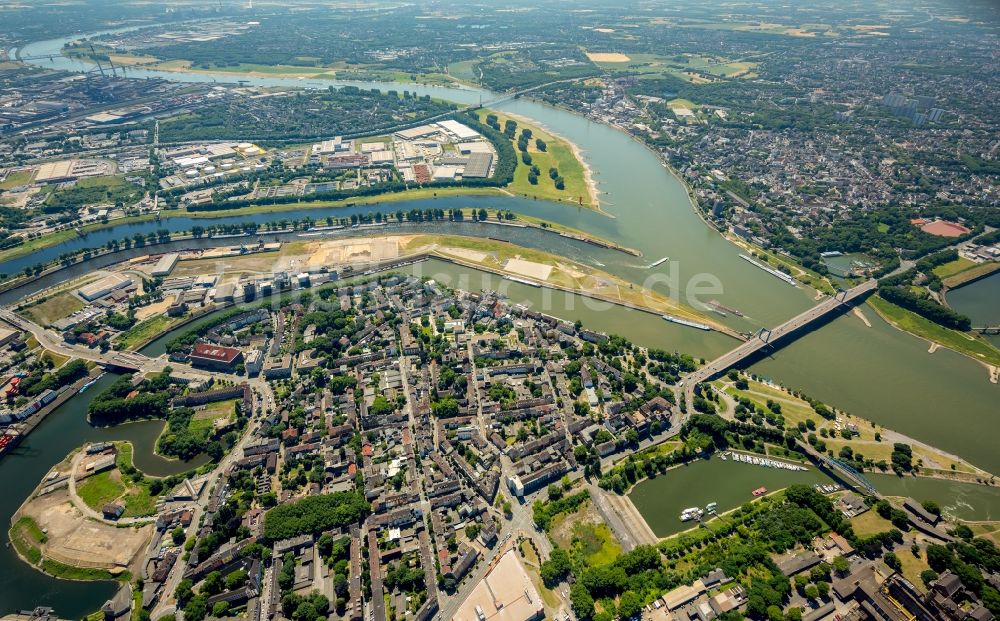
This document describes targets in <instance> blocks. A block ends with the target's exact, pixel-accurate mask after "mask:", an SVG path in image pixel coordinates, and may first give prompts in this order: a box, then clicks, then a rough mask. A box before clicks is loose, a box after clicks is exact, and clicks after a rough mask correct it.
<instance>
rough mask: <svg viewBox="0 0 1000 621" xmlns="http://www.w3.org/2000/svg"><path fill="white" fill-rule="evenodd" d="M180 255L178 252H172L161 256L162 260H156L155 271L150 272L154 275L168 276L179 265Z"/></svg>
mask: <svg viewBox="0 0 1000 621" xmlns="http://www.w3.org/2000/svg"><path fill="white" fill-rule="evenodd" d="M179 256H180V255H178V254H177V253H176V252H171V253H169V254H165V255H163V256H162V257H160V260H159V261H157V262H156V266H155V267H153V271H152V272H150V274H152V275H153V276H167V275H169V274H170V272H171V271H173V269H174V266H175V265H177V259H178V257H179Z"/></svg>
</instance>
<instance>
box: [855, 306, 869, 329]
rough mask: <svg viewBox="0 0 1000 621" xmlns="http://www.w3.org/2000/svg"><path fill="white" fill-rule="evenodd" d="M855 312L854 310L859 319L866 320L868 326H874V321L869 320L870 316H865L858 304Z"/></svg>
mask: <svg viewBox="0 0 1000 621" xmlns="http://www.w3.org/2000/svg"><path fill="white" fill-rule="evenodd" d="M853 312H854V316H855V317H857V318H858V319H860V320H861V321H862V322H864V324H865V325H866V326H868V327H869V328H870V327H872V322H870V321H868V318H867V317H865V314H864V313H863V312H861V309H860V308H858V307H857V306H855V307H854V311H853Z"/></svg>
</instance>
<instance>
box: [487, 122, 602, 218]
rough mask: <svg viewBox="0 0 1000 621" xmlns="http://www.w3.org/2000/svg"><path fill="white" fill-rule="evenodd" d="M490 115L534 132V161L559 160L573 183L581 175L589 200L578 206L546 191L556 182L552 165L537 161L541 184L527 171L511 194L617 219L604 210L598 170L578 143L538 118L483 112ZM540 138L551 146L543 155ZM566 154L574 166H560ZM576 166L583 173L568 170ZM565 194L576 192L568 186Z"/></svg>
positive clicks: (567, 199)
mask: <svg viewBox="0 0 1000 621" xmlns="http://www.w3.org/2000/svg"><path fill="white" fill-rule="evenodd" d="M490 113H492V114H496V115H497V116H498V118H499V120H500V122H501V125H502V124H503V120H504V119H511V120H513V121H516V122H517V123H519V124H520V128H519V130H523V129H525V128H527V129H529V130H532V137H531V141H529V146H528V153H529V154H530V155H531V156H532V157H533V158H537V159H539V160H541V159H543V158H544V159H546V160H548V159H554V160H556V161H555V162H552V163H553V164H559V165H557V166H556V168H558V169H559V173H560V175H562V176H563V177H568V178H569V180H570V183H571V184H572V181H573V180H574V179H575V178H576V177H577V176H578V175H579V176H580V177H581V178H580V179H579V183H581V184H582V186H583V189H584V190H585V191H586V193H587V201H586V202H584V203H582V204H578V203H574V202H573V201H572V197H568V198H565V199H564V198H562V197H560V196H559V194H558V193H553V192H549V191H546V188H547V187H548V185H547V184H550V183H552V179H550V178H549V175H548V168H549V165H548V164H546V163H544V162H537V163H536V162H533V163H535V164H536V165H538V167H539V169H540V170H541V173H542V174H541V175H539V179H538V184H537V185H531V184H529V183H528V181H527V172H524V174H523V175H522V177H523V178H518V177H517V176H515V180H514V182H513V183H511V184H510V185H509V186H507V187H508V188H510V189H511V191H513V192H517V193H521V194H524V195H525V196H529V195H534V196H541V197H542V198H543V199H545V200H552V201H555V202H560V203H561V202H564V200H565V201H568V202H569V203H570V204H574V205H578V206H583V207H586V208H588V209H593V210H594V211H596V212H598V213H600V214H602V215H605V216H608V217H609V218H614V216H613V215H612V214H610V213H608V212H607V211H604V210H603V209H601V199H600V191H599V190H598V188H597V182H596V181H595V180H594V171H593V170H592V169H591V167H590V164H588V163H587V160H586V158H584V157H583V151H582V150H581V149H580V146H579V145H578V144H576V143H575V142H573V141H572V140H570V139H569V138H566V137H565V136H562V135H560V134H558V133H556V132H555V131H553V130H552V129H550V128H548V127H546V126H545V125H544V124H543V123H541V122H539V121H536V120H534V119H529V118H528V117H525V116H522V115H520V114H516V113H513V112H507V111H493V110H481V111H480V117H481V119H483V118H485V116H486V115H487V114H490ZM538 138H541V139H542V140H544V141H545V142H546V145H547V149H546V151H544V152H540V151H539V150H538V149H537V148H535V147H534V146H533V145H534V140H536V139H538ZM547 139H548V140H547ZM560 150H566V151H568V154H562V155H564V157H563V158H560V155H561V153H560ZM565 155H569V156H572V159H573V160H575V162H573V163H572V164H570V166H567V162H565V161H564V162H562V163H559V162H558V160H560V159H563V160H565V159H567V158H566V157H565ZM573 164H575V165H578V166H579V169H580V170H579V171H577V170H567V169H568V168H575V167H576V166H573ZM522 166H524V167H525V169H527V166H526V165H525V164H523V163H521V164H518V168H521V167H522ZM515 175H517V171H515ZM564 191H565V192H567V193H568V194H572V193H573V190H572V188H570V187H567V189H566V190H564Z"/></svg>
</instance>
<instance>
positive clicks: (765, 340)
mask: <svg viewBox="0 0 1000 621" xmlns="http://www.w3.org/2000/svg"><path fill="white" fill-rule="evenodd" d="M877 286H878V282H877V281H876V280H874V279H872V280H868V281H866V282H864V283H862V284H860V285H858V286H857V287H854V288H852V289H849V290H847V291H844V292H843V294H842V295H837V296H835V297H832V298H827V299H826V300H823V301H822V302H820V303H819V304H817V305H816V306H813V307H812V308H810V309H809V310H807V311H805V312H803V313H800V314H799V315H796V316H795V317H792V318H791V319H789V320H788V321H786V322H785V323H783V324H781V325H780V326H778V327H776V328H774V329H773V330H770V331H766V330H764V331H762V332H761V333H760V334H758V335H757V336H756V337H754V338H752V339H750V340H749V341H747V342H746V343H743V344H742V345H740V346H739V347H737V348H736V349H734V350H732V351H730V352H728V353H725V354H723V355H722V356H720V357H718V358H716V359H715V360H713V361H712V362H710V363H708V364H707V365H705V366H703V367H702V368H700V369H698V370H697V371H695V372H694V373H692V374H691V375H689V376H688V378H687V382H688V385H689V386H693V385H694V384H698V383H700V382H704V381H706V380H709V379H711V378H712V377H715V376H716V375H718V374H719V373H723V372H725V371H726V370H727V369H729V368H730V367H732V366H734V365H736V364H738V363H739V362H740V361H742V360H744V359H746V358H748V357H750V356H751V355H753V354H755V353H756V352H758V351H760V350H761V349H763V348H764V347H767V346H768V345H770V344H771V343H773V342H774V341H777V340H779V339H781V338H783V337H785V336H787V335H789V334H791V333H793V332H795V331H796V330H799V329H801V328H803V327H804V326H806V325H808V324H810V323H812V322H814V321H816V320H817V319H819V318H821V317H823V316H825V315H827V314H829V313H831V312H833V311H835V310H837V309H839V308H840V307H841V306H842V305H844V304H849V303H851V302H853V301H854V300H856V299H857V298H858V297H860V296H862V295H865V294H867V293H869V292H870V291H872V290H874V289H875V287H877ZM764 334H766V337H765V336H764Z"/></svg>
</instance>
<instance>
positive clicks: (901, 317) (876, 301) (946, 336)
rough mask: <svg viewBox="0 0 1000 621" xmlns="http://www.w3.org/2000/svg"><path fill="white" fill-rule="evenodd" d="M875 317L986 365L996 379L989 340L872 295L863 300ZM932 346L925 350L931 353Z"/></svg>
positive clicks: (999, 357)
mask: <svg viewBox="0 0 1000 621" xmlns="http://www.w3.org/2000/svg"><path fill="white" fill-rule="evenodd" d="M866 303H867V304H868V305H869V306H870V307H871V308H872V309H873V310H874V311H875V312H876V313H878V315H879V317H881V318H882V319H883V320H884V321H885V322H886V323H888V324H889V325H891V326H892V327H894V328H896V329H897V330H900V331H902V332H906V333H909V334H912V335H913V336H916V337H918V338H921V339H924V340H925V341H928V342H929V343H932V344H937V345H939V346H941V347H946V348H948V349H950V350H952V351H954V352H955V353H958V354H962V355H963V356H966V357H967V358H971V359H972V360H975V361H976V362H978V363H979V364H981V365H983V366H984V367H986V370H987V372H988V373H989V379H990V381H991V382H992V383H994V384H995V383H997V380H996V371H995V369H996V368H997V367H1000V350H998V349H997V348H995V347H994V346H993V345H991V344H990V343H988V342H986V341H984V340H981V339H979V338H977V337H970V336H967V335H965V334H963V333H961V332H958V331H957V330H951V329H949V328H945V327H944V326H941V325H939V324H936V323H934V322H932V321H930V320H928V319H924V318H923V317H921V316H920V315H917V314H916V313H913V312H911V311H908V310H906V309H905V308H902V307H900V306H896V305H895V304H893V303H891V302H888V301H886V300H883V299H882V298H881V297H879V296H878V295H873V296H871V297H869V298H868V300H867V302H866ZM933 349H936V348H932V349H931V350H928V352H929V353H933Z"/></svg>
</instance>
